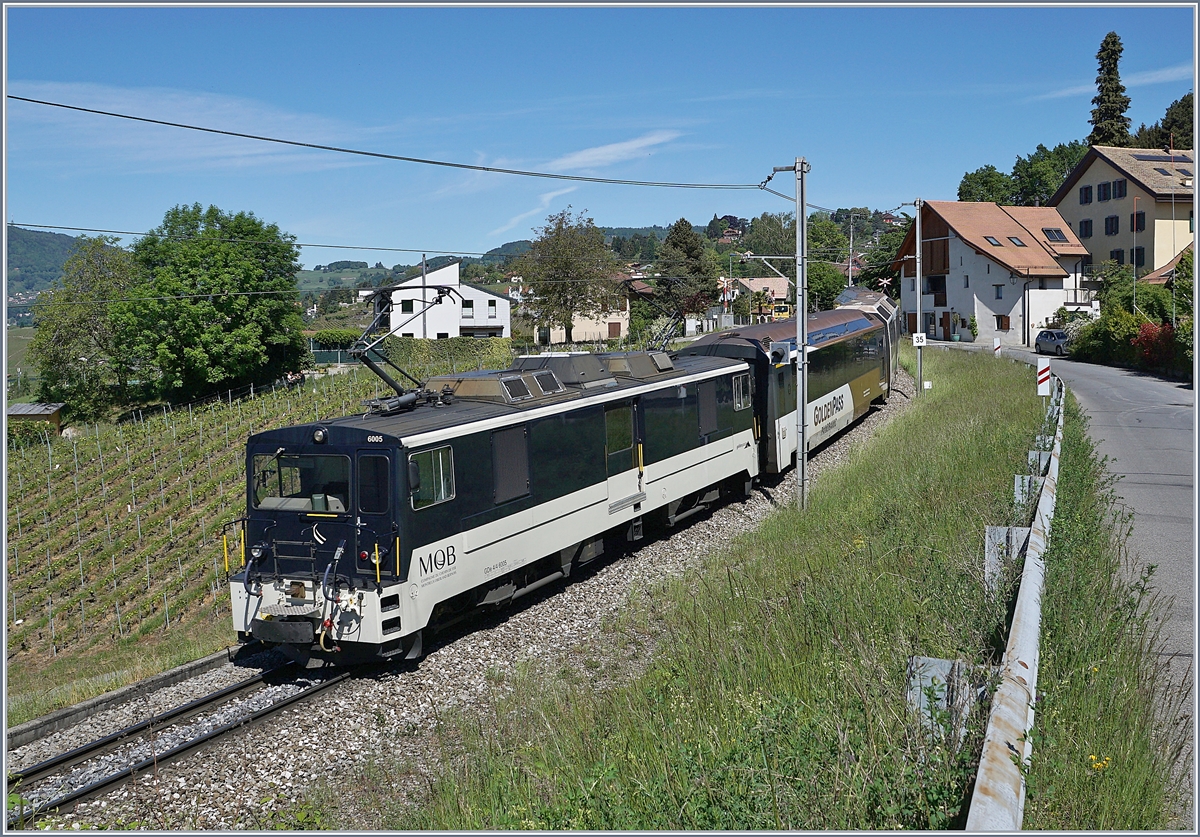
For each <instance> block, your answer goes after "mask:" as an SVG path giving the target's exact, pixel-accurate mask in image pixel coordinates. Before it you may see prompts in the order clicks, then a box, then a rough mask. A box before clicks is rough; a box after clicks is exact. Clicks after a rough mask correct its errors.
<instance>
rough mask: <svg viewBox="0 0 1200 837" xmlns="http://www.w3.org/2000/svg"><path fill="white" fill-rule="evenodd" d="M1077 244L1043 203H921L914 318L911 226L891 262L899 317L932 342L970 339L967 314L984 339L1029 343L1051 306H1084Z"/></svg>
mask: <svg viewBox="0 0 1200 837" xmlns="http://www.w3.org/2000/svg"><path fill="white" fill-rule="evenodd" d="M1087 253H1088V251H1087V248H1086V247H1084V246H1083V245H1082V244H1081V243H1080V241H1079V239H1078V238H1076V236H1075V233H1074V232H1073V231H1072V230H1071V228H1070V227H1069V226H1067V224H1066V222H1065V221H1064V220H1063V218H1062V216H1061V215H1059V214H1058V211H1057V210H1055V209H1054V208H1053V207H1049V206H1000V205H998V204H994V203H982V202H980V203H968V202H963V201H925V202H924V204H923V206H922V208H921V322H920V323H919V324H918V321H917V285H916V281H917V279H916V258H915V256H916V224H913V225H912V226H911V227H910V228H909V230H908V233H907V234H906V235H905V238H904V243H903V244H902V245H901V246H900V249H899V251H898V252H897V254H896V259H895V261H894V262H893V263H892V266H893V267H894V268H896V269H898V270H900V273H901V278H900V308H901V310H902V311H903V312H904V315H905V316H904V317H903V318H902V322H903V323H904V324H905V326H906V327H907V331H908V332H909V333H912V332H915V331H917V330H918V329H919V330H921V331H924V332H925V333H926V334H928V335H929V336H930V337H931V338H933V339H935V340H953V339H961V340H970V339H971V332H970V325H969V324H970V321H971V317H974V318H975V321H976V323H977V325H978V329H979V337H978V338H977V339H979V340H980V341H984V342H986V343H988V344H989V345H990V344H991V342H992V338H993V337H999V338H1000V341H1001V343H1002V344H1005V345H1031V342H1032V340H1033V337H1034V336H1035V335H1036V333H1037V329H1039V328H1042V327H1044V326H1045V325H1047V324H1048V323H1049V322H1050V321H1051V320H1052V319H1053V318H1054V313H1055V312H1056V311H1057V310H1058V309H1059V308H1066V309H1068V310H1078V311H1091V310H1092V300H1093V296H1094V295H1093V292H1092V291H1090V290H1088V289H1086V288H1081V275H1082V270H1083V265H1084V257H1086V256H1087Z"/></svg>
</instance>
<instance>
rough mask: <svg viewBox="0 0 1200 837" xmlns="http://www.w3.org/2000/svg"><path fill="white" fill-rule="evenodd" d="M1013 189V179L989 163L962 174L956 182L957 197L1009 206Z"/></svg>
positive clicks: (961, 199)
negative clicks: (957, 182)
mask: <svg viewBox="0 0 1200 837" xmlns="http://www.w3.org/2000/svg"><path fill="white" fill-rule="evenodd" d="M1015 191H1016V189H1015V187H1014V184H1013V179H1012V178H1011V177H1010V176H1009V175H1007V174H1005V173H1004V172H1002V171H1000V170H998V169H997V168H996V167H995V166H993V165H990V164H989V165H986V166H981V167H980V168H977V169H975V171H969V172H967V173H966V174H964V175H963V178H962V180H961V181H959V184H958V199H959V200H960V201H970V202H974V203H998V204H1000V205H1001V206H1011V205H1012V204H1013V193H1014V192H1015Z"/></svg>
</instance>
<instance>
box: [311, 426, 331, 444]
mask: <svg viewBox="0 0 1200 837" xmlns="http://www.w3.org/2000/svg"><path fill="white" fill-rule="evenodd" d="M328 438H329V431H327V430H326V429H325V428H324V427H318V428H317V429H316V430H314V431H313V444H315V445H323V444H325V440H326V439H328Z"/></svg>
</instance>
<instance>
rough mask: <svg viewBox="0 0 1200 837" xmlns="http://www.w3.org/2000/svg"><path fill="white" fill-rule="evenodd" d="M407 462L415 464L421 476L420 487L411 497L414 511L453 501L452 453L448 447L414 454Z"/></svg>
mask: <svg viewBox="0 0 1200 837" xmlns="http://www.w3.org/2000/svg"><path fill="white" fill-rule="evenodd" d="M408 461H409V462H415V463H416V464H417V472H418V473H419V474H420V476H421V485H420V487H419V488H418V489H417V491H416V492H415V493H414V494H413V496H412V507H413V508H414V509H423V508H425V507H426V506H433V505H437V504H438V503H444V502H446V501H447V500H453V499H454V451H453V450H451V448H450V446H449V445H447V446H446V447H444V448H434V449H433V450H425V451H421V452H420V453H414V454H413V455H412V456H410V457H409V458H408Z"/></svg>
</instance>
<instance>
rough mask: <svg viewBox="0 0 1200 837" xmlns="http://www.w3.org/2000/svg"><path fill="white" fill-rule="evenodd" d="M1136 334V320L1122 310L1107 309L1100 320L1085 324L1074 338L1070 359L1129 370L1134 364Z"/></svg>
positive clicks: (1135, 359)
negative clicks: (1113, 365)
mask: <svg viewBox="0 0 1200 837" xmlns="http://www.w3.org/2000/svg"><path fill="white" fill-rule="evenodd" d="M1137 333H1138V320H1137V318H1136V317H1134V316H1133V314H1131V313H1129V312H1128V311H1126V310H1125V309H1123V308H1119V307H1116V306H1113V307H1110V308H1109V309H1108V310H1106V311H1105V312H1104V313H1103V314H1102V315H1101V316H1100V319H1098V320H1095V321H1094V322H1091V323H1088V324H1087V325H1085V326H1084V327H1083V328H1082V329H1080V331H1079V334H1078V335H1077V336H1076V338H1075V344H1074V347H1073V348H1072V349H1071V356H1072V357H1074V358H1077V359H1078V360H1090V361H1093V362H1096V363H1115V364H1119V365H1123V366H1132V365H1134V363H1136V361H1137V350H1136V349H1134V347H1133V339H1134V338H1135V337H1136V336H1137Z"/></svg>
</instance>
